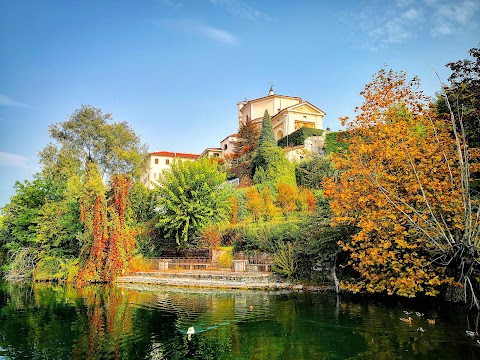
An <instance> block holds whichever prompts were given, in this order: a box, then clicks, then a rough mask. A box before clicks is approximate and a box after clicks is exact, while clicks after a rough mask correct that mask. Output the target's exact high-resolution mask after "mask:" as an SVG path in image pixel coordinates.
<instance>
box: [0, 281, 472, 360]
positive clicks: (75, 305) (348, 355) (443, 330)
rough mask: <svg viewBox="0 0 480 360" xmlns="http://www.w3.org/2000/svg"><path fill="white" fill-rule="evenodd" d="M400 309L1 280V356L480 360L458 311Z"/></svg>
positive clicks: (311, 298) (286, 297)
mask: <svg viewBox="0 0 480 360" xmlns="http://www.w3.org/2000/svg"><path fill="white" fill-rule="evenodd" d="M403 310H405V308H403V307H401V306H387V305H385V304H382V303H372V302H368V301H365V299H363V300H350V301H346V300H340V299H337V298H336V297H335V296H334V295H331V294H297V293H294V294H280V293H276V294H272V293H267V292H240V291H219V290H200V289H197V290H193V289H179V288H169V289H167V288H158V287H157V288H154V287H138V288H134V287H128V286H124V287H120V288H118V287H115V286H100V285H98V286H87V287H81V288H73V287H67V286H60V285H51V284H34V285H33V286H29V285H18V284H0V358H1V357H2V356H5V357H7V358H15V359H372V358H374V359H414V358H419V357H420V358H422V359H479V358H480V347H479V346H478V345H477V344H476V339H472V338H468V337H466V336H465V330H466V329H471V330H475V326H476V325H475V324H476V318H472V317H469V314H468V313H467V312H466V311H465V310H464V309H463V308H462V307H460V306H457V307H452V306H446V305H441V306H438V305H437V306H435V307H432V308H422V309H421V310H422V312H425V313H426V315H427V316H425V317H424V318H418V317H415V318H414V320H413V324H412V325H409V324H405V323H402V322H401V321H399V319H398V318H399V317H401V316H404V314H403ZM409 310H412V309H409ZM427 317H433V318H436V319H437V321H436V324H435V325H429V324H428V323H427V320H426V318H427ZM190 326H194V327H195V334H194V335H193V336H192V339H191V340H190V341H189V340H188V339H187V335H186V330H187V329H188V328H189V327H190ZM418 326H422V327H423V328H425V329H426V330H427V331H426V332H424V333H420V332H417V331H416V329H417V327H418Z"/></svg>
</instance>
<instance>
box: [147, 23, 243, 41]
mask: <svg viewBox="0 0 480 360" xmlns="http://www.w3.org/2000/svg"><path fill="white" fill-rule="evenodd" d="M155 24H159V25H161V26H163V27H166V28H168V29H170V30H173V31H177V32H182V33H185V34H188V35H198V34H199V35H201V36H203V37H206V38H209V39H211V40H214V41H215V42H218V43H221V44H225V45H236V44H237V43H238V38H237V37H236V36H235V35H233V34H232V33H230V32H228V31H226V30H223V29H220V28H217V27H214V26H210V25H206V24H203V23H200V22H198V21H194V20H186V19H182V20H162V21H157V22H155Z"/></svg>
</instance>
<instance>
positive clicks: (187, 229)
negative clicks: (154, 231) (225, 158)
mask: <svg viewBox="0 0 480 360" xmlns="http://www.w3.org/2000/svg"><path fill="white" fill-rule="evenodd" d="M225 178H226V175H225V173H222V172H220V171H218V167H217V164H216V163H215V162H212V161H210V160H209V159H206V158H202V159H200V160H198V161H195V162H193V161H185V162H182V161H178V162H174V163H173V164H172V166H171V167H170V169H169V170H168V171H164V172H163V173H162V177H161V179H160V181H159V184H158V185H157V186H156V200H155V201H156V205H157V212H158V223H157V225H156V226H157V227H159V228H162V229H163V230H164V231H165V234H166V235H165V237H166V238H172V237H174V238H175V240H176V243H177V245H178V246H181V247H182V246H185V244H186V243H187V242H188V241H189V240H192V239H193V237H194V235H196V234H197V233H198V232H199V231H200V230H201V229H202V228H203V227H204V226H206V225H209V224H213V223H218V222H222V221H226V220H227V219H228V215H229V210H230V202H229V200H228V199H229V197H230V196H231V194H232V193H231V188H230V186H229V185H227V184H226V183H225Z"/></svg>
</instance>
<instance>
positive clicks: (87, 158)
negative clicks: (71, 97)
mask: <svg viewBox="0 0 480 360" xmlns="http://www.w3.org/2000/svg"><path fill="white" fill-rule="evenodd" d="M111 120H112V116H111V114H104V113H103V112H102V110H100V109H97V108H95V107H93V106H90V105H82V107H81V108H80V109H78V110H75V111H74V112H73V114H72V115H71V116H70V117H69V119H68V120H67V121H64V122H62V123H57V124H54V125H52V126H50V137H51V138H52V139H53V140H54V141H55V142H56V144H49V145H48V146H47V147H46V148H45V149H44V150H43V151H42V152H40V160H41V162H42V163H43V164H44V166H47V167H48V166H49V165H50V166H52V167H54V168H55V167H58V165H59V164H60V165H64V166H74V167H76V168H78V167H82V168H83V169H85V166H86V165H87V164H88V163H94V164H96V165H97V166H98V169H99V171H100V174H101V175H102V177H107V178H108V177H109V176H111V175H118V174H128V175H130V176H133V177H135V176H137V175H139V171H141V170H143V165H144V161H145V158H146V153H147V147H146V145H142V144H141V143H140V138H139V137H138V136H137V135H136V134H135V132H134V131H133V130H132V129H131V128H130V127H129V126H128V124H127V123H126V122H120V123H118V122H114V123H109V121H111ZM59 161H60V163H59ZM67 170H68V169H59V170H58V171H63V172H67Z"/></svg>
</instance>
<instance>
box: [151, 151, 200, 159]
mask: <svg viewBox="0 0 480 360" xmlns="http://www.w3.org/2000/svg"><path fill="white" fill-rule="evenodd" d="M150 156H169V157H179V158H186V159H196V158H198V157H199V155H198V154H187V153H180V152H171V151H155V152H152V153H150Z"/></svg>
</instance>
